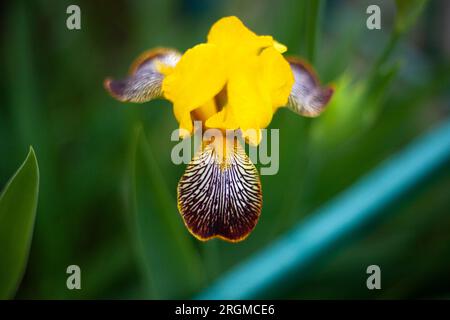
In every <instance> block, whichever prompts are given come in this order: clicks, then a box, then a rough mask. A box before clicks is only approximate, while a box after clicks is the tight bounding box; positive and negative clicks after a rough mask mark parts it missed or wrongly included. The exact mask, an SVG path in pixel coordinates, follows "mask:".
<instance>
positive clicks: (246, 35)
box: [208, 16, 274, 54]
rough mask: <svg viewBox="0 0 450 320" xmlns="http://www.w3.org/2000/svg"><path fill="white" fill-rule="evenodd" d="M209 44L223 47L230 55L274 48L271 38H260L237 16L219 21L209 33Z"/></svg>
mask: <svg viewBox="0 0 450 320" xmlns="http://www.w3.org/2000/svg"><path fill="white" fill-rule="evenodd" d="M208 43H213V44H216V45H218V46H219V47H221V50H224V51H227V53H228V54H236V53H241V52H245V53H250V52H255V53H256V51H257V50H259V49H261V48H265V47H269V46H272V45H273V43H274V41H273V38H272V37H271V36H258V35H256V34H255V33H254V32H253V31H251V30H250V29H248V28H247V27H246V26H245V25H244V24H243V23H242V21H241V20H239V19H238V18H237V17H235V16H231V17H225V18H222V19H220V20H219V21H217V22H216V23H215V24H214V25H213V26H212V27H211V30H210V31H209V34H208Z"/></svg>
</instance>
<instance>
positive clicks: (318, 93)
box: [287, 58, 334, 117]
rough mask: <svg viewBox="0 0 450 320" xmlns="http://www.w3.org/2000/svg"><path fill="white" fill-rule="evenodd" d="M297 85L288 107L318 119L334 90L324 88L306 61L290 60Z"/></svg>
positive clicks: (295, 84) (293, 88) (292, 92)
mask: <svg viewBox="0 0 450 320" xmlns="http://www.w3.org/2000/svg"><path fill="white" fill-rule="evenodd" d="M287 60H288V61H289V64H290V66H291V69H292V72H293V73H294V77H295V83H294V86H293V87H292V91H291V93H290V95H289V102H288V105H287V107H288V108H289V109H290V110H292V111H294V112H295V113H297V114H300V115H302V116H305V117H317V116H318V115H319V114H320V113H322V111H323V110H324V109H325V107H326V106H327V104H328V102H329V101H330V99H331V97H332V96H333V92H334V89H333V87H331V86H325V87H322V86H321V85H320V83H319V80H318V78H317V76H316V74H315V73H314V71H313V69H312V68H311V67H310V66H309V65H308V64H307V63H305V62H304V61H302V60H300V59H296V58H288V59H287Z"/></svg>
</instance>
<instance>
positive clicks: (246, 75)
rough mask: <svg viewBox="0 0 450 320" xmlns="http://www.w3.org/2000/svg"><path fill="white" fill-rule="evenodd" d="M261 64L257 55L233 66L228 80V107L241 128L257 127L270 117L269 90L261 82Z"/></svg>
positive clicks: (260, 126) (265, 124)
mask: <svg viewBox="0 0 450 320" xmlns="http://www.w3.org/2000/svg"><path fill="white" fill-rule="evenodd" d="M262 72H263V65H262V60H261V58H260V57H259V56H255V57H249V58H248V59H247V60H246V61H245V63H243V64H242V65H238V66H235V68H234V69H233V71H232V73H231V75H230V78H229V81H228V87H227V88H228V103H229V106H228V108H231V109H232V112H233V115H234V117H235V119H236V121H237V122H238V124H239V127H240V128H242V129H243V130H247V129H259V128H264V127H266V126H267V125H269V123H270V121H271V119H272V113H273V112H272V103H271V98H270V92H269V91H267V90H266V86H265V85H264V83H262V82H261V80H262Z"/></svg>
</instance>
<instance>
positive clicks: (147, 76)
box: [104, 48, 181, 103]
mask: <svg viewBox="0 0 450 320" xmlns="http://www.w3.org/2000/svg"><path fill="white" fill-rule="evenodd" d="M180 58H181V54H180V53H178V52H177V51H175V50H173V49H166V48H158V49H153V50H149V51H147V52H144V53H143V54H142V55H141V56H139V57H138V58H137V59H136V61H135V62H134V63H133V64H132V66H131V68H130V72H129V76H128V77H126V78H125V79H122V80H113V79H111V78H108V79H106V80H105V83H104V84H105V88H106V89H107V90H108V92H109V93H110V94H111V96H113V97H114V98H116V99H117V100H119V101H122V102H138V103H142V102H147V101H150V100H152V99H155V98H159V97H161V96H162V82H163V79H164V74H163V71H162V69H166V70H167V69H169V68H173V67H174V66H175V65H176V64H177V62H178V60H179V59H180Z"/></svg>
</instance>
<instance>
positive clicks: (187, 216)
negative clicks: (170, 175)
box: [178, 139, 262, 242]
mask: <svg viewBox="0 0 450 320" xmlns="http://www.w3.org/2000/svg"><path fill="white" fill-rule="evenodd" d="M225 144H226V148H227V149H228V151H226V156H225V157H224V156H223V153H222V148H223V147H224V146H223V145H222V143H217V141H214V142H212V143H207V144H206V145H205V146H204V147H203V149H202V150H201V151H199V152H198V153H197V155H196V156H195V157H194V158H193V159H192V161H191V162H190V163H189V165H188V166H187V168H186V171H185V173H184V175H183V176H182V177H181V180H180V182H179V184H178V208H179V211H180V213H181V215H182V217H183V220H184V223H185V225H186V227H187V228H188V229H189V231H190V232H191V233H192V234H193V235H194V236H195V237H196V238H198V239H200V240H204V241H205V240H208V239H211V238H215V237H217V238H221V239H224V240H227V241H231V242H237V241H241V240H243V239H245V238H246V237H247V236H248V235H249V233H250V232H251V231H252V230H253V228H254V227H255V225H256V223H257V221H258V218H259V216H260V213H261V206H262V195H261V183H260V181H259V176H258V172H257V170H256V168H255V166H254V165H253V163H252V162H251V161H250V159H249V158H248V156H247V155H246V153H245V151H244V150H243V148H242V146H241V145H240V144H239V142H238V141H237V140H236V139H228V140H225Z"/></svg>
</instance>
